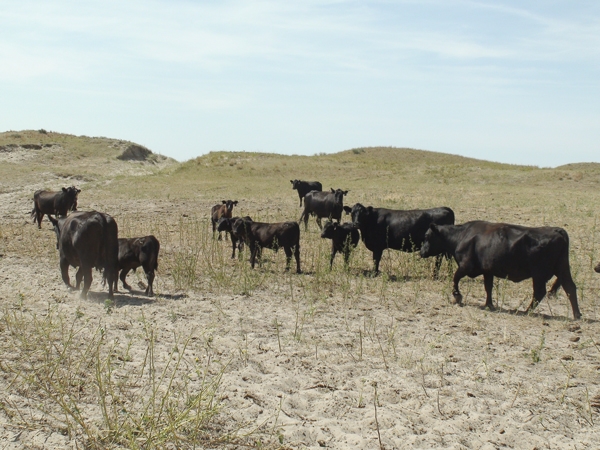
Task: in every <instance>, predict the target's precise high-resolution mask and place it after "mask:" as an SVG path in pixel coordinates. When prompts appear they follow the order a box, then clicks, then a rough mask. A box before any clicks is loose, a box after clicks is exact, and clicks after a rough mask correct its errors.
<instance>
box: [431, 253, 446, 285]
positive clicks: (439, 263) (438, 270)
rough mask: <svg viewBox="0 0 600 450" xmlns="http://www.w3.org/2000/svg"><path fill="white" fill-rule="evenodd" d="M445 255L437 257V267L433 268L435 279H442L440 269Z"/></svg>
mask: <svg viewBox="0 0 600 450" xmlns="http://www.w3.org/2000/svg"><path fill="white" fill-rule="evenodd" d="M443 257H444V256H443V255H437V256H436V257H435V266H434V267H433V279H434V280H437V279H438V278H439V277H440V267H442V258H443Z"/></svg>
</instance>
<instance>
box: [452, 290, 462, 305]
mask: <svg viewBox="0 0 600 450" xmlns="http://www.w3.org/2000/svg"><path fill="white" fill-rule="evenodd" d="M452 296H453V297H454V303H455V304H457V305H458V306H462V301H463V296H462V295H461V294H456V293H454V294H452Z"/></svg>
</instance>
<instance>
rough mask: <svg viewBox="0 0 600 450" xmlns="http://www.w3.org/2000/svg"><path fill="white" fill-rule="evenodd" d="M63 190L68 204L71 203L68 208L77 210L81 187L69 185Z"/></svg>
mask: <svg viewBox="0 0 600 450" xmlns="http://www.w3.org/2000/svg"><path fill="white" fill-rule="evenodd" d="M62 192H63V196H64V198H65V199H66V204H67V205H69V207H68V210H69V211H77V195H78V194H79V193H80V192H81V189H77V188H76V187H75V186H69V187H68V188H62Z"/></svg>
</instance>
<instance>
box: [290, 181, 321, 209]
mask: <svg viewBox="0 0 600 450" xmlns="http://www.w3.org/2000/svg"><path fill="white" fill-rule="evenodd" d="M290 183H292V189H296V190H297V191H298V197H300V206H302V199H303V198H304V197H305V196H306V194H308V193H309V192H310V191H319V192H321V191H322V190H323V185H322V184H321V183H319V182H318V181H301V180H290ZM305 203H306V200H305Z"/></svg>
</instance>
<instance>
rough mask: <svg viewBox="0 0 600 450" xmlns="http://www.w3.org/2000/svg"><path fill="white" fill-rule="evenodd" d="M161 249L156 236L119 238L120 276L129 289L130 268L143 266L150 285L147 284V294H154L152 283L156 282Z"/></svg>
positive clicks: (116, 281)
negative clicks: (155, 275) (155, 276)
mask: <svg viewBox="0 0 600 450" xmlns="http://www.w3.org/2000/svg"><path fill="white" fill-rule="evenodd" d="M159 250H160V242H158V239H156V238H155V237H154V236H152V235H150V236H144V237H137V238H128V239H126V238H122V239H119V265H118V270H120V271H121V275H120V276H119V278H120V279H121V282H122V283H123V287H124V288H125V289H127V290H128V291H130V290H131V286H129V285H128V284H127V283H126V282H125V279H126V278H127V274H128V273H129V271H130V270H133V271H134V272H135V270H136V269H137V268H138V267H140V266H142V268H143V269H144V273H145V274H146V280H147V281H148V286H146V291H145V294H146V295H147V296H149V297H152V296H153V295H154V290H153V289H152V284H153V283H154V271H155V270H156V269H157V268H158V252H159ZM117 284H118V280H117V278H115V291H118V286H117Z"/></svg>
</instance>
